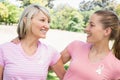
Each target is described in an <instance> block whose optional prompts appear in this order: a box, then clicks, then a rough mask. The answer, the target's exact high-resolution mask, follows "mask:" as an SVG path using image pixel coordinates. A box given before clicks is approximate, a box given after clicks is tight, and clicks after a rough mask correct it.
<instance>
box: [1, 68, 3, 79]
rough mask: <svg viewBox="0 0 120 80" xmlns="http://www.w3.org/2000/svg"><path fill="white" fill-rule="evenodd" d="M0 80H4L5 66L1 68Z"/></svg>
mask: <svg viewBox="0 0 120 80" xmlns="http://www.w3.org/2000/svg"><path fill="white" fill-rule="evenodd" d="M0 80H3V66H0Z"/></svg>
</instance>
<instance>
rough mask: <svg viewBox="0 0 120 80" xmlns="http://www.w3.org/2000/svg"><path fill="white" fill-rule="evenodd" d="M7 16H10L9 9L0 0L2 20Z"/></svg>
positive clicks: (0, 17)
mask: <svg viewBox="0 0 120 80" xmlns="http://www.w3.org/2000/svg"><path fill="white" fill-rule="evenodd" d="M7 17H8V9H7V7H6V6H5V5H4V4H3V3H2V2H0V22H3V21H5V18H7Z"/></svg>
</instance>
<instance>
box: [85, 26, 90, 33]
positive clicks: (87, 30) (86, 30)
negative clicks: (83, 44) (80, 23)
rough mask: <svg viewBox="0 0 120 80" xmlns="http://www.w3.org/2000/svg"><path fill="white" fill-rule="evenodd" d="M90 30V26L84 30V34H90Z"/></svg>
mask: <svg viewBox="0 0 120 80" xmlns="http://www.w3.org/2000/svg"><path fill="white" fill-rule="evenodd" d="M89 30H90V26H89V25H87V26H86V28H85V29H84V32H85V33H87V32H89Z"/></svg>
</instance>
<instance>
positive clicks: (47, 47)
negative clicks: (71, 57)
mask: <svg viewBox="0 0 120 80" xmlns="http://www.w3.org/2000/svg"><path fill="white" fill-rule="evenodd" d="M39 48H40V49H42V50H45V51H47V52H57V49H56V48H54V47H53V46H51V45H50V44H47V43H44V42H39Z"/></svg>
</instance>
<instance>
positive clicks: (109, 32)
mask: <svg viewBox="0 0 120 80" xmlns="http://www.w3.org/2000/svg"><path fill="white" fill-rule="evenodd" d="M111 32H112V29H111V28H110V27H108V28H106V29H105V36H108V35H110V34H111Z"/></svg>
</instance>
